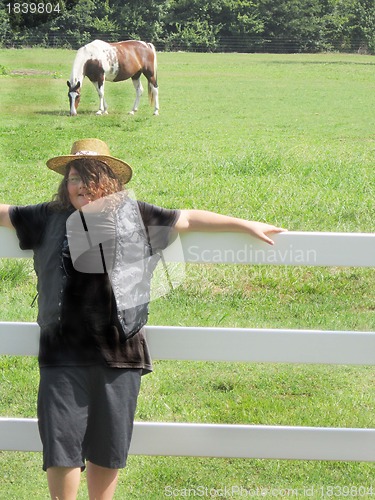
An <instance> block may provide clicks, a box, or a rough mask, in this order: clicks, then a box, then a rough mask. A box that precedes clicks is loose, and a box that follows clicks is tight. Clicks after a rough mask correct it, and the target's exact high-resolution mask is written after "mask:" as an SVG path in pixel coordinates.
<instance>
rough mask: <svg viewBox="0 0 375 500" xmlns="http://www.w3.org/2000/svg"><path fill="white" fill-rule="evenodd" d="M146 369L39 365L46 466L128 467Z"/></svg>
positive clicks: (41, 417) (41, 422)
mask: <svg viewBox="0 0 375 500" xmlns="http://www.w3.org/2000/svg"><path fill="white" fill-rule="evenodd" d="M140 384H141V370H138V369H123V368H110V367H107V366H105V365H95V366H82V367H80V366H73V367H44V368H41V369H40V384H39V394H38V425H39V433H40V437H41V440H42V443H43V469H44V470H47V469H48V468H49V467H81V468H84V467H85V461H86V460H89V461H90V462H92V463H94V464H95V465H99V466H102V467H108V468H111V469H120V468H123V467H125V465H126V459H127V456H128V450H129V446H130V441H131V436H132V432H133V422H134V414H135V409H136V405H137V398H138V393H139V389H140Z"/></svg>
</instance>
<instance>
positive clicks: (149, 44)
mask: <svg viewBox="0 0 375 500" xmlns="http://www.w3.org/2000/svg"><path fill="white" fill-rule="evenodd" d="M147 45H148V46H149V47H150V49H151V50H152V53H153V55H154V81H155V85H154V87H157V86H158V60H157V57H156V49H155V47H154V45H153V44H152V43H148V44H147ZM148 98H149V100H150V104H151V105H153V104H154V101H155V96H154V93H153V92H152V88H151V82H150V80H149V81H148Z"/></svg>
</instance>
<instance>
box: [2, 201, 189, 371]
mask: <svg viewBox="0 0 375 500" xmlns="http://www.w3.org/2000/svg"><path fill="white" fill-rule="evenodd" d="M138 207H139V210H140V214H141V217H142V221H143V224H144V226H145V229H146V231H147V232H151V233H153V239H152V245H153V250H154V251H159V250H163V249H164V248H166V246H167V245H168V241H169V235H170V229H171V228H172V227H173V226H174V224H175V223H176V221H177V219H178V216H179V212H178V211H177V210H168V209H164V208H161V207H157V206H155V205H151V204H148V203H145V202H140V201H138ZM72 212H73V210H66V211H61V210H58V209H56V208H55V205H54V204H53V203H42V204H38V205H28V206H13V207H11V209H10V219H11V222H12V224H13V226H14V227H15V229H16V232H17V236H18V239H19V244H20V247H21V248H22V249H23V250H29V249H31V250H33V252H34V268H35V271H36V274H37V277H38V293H39V297H38V306H39V311H38V323H39V325H40V328H41V336H40V348H39V364H40V366H67V365H69V366H70V365H74V366H77V365H89V364H96V363H102V362H106V363H107V364H108V365H109V366H112V367H121V368H142V369H143V372H144V373H146V372H148V371H151V369H152V367H151V358H150V355H149V352H148V348H147V345H146V342H145V339H144V335H143V331H142V330H141V331H140V332H138V333H137V334H136V335H135V336H134V337H132V338H131V339H129V340H127V341H126V342H123V341H122V340H121V336H120V335H119V334H118V333H119V332H118V327H119V325H117V324H116V321H115V320H114V318H115V317H116V311H115V309H114V307H115V306H114V304H113V300H112V299H113V294H112V291H111V285H110V282H109V280H108V276H106V275H105V274H101V275H93V274H85V273H75V278H74V280H73V281H72V280H69V279H68V280H67V276H66V272H65V271H64V266H63V265H62V262H63V259H62V251H63V247H64V242H65V243H66V221H67V219H68V217H69V216H70V215H71V214H72ZM155 227H163V228H167V230H163V231H160V232H156V234H155V231H153V228H155ZM66 280H67V281H66Z"/></svg>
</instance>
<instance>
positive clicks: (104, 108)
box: [94, 80, 108, 115]
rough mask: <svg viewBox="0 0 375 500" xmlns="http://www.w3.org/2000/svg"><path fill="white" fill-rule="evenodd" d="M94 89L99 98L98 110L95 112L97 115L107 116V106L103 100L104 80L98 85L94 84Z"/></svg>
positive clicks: (97, 83)
mask: <svg viewBox="0 0 375 500" xmlns="http://www.w3.org/2000/svg"><path fill="white" fill-rule="evenodd" d="M94 87H95V88H96V91H97V93H98V96H99V110H98V111H97V112H96V114H97V115H103V114H104V115H107V114H108V111H107V109H108V106H107V103H106V101H105V99H104V80H103V82H102V83H101V85H100V84H99V82H94Z"/></svg>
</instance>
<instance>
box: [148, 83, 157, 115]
mask: <svg viewBox="0 0 375 500" xmlns="http://www.w3.org/2000/svg"><path fill="white" fill-rule="evenodd" d="M150 92H151V103H153V102H154V103H155V108H154V115H158V114H159V89H158V87H155V86H154V85H153V84H152V83H151V82H149V93H150Z"/></svg>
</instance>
